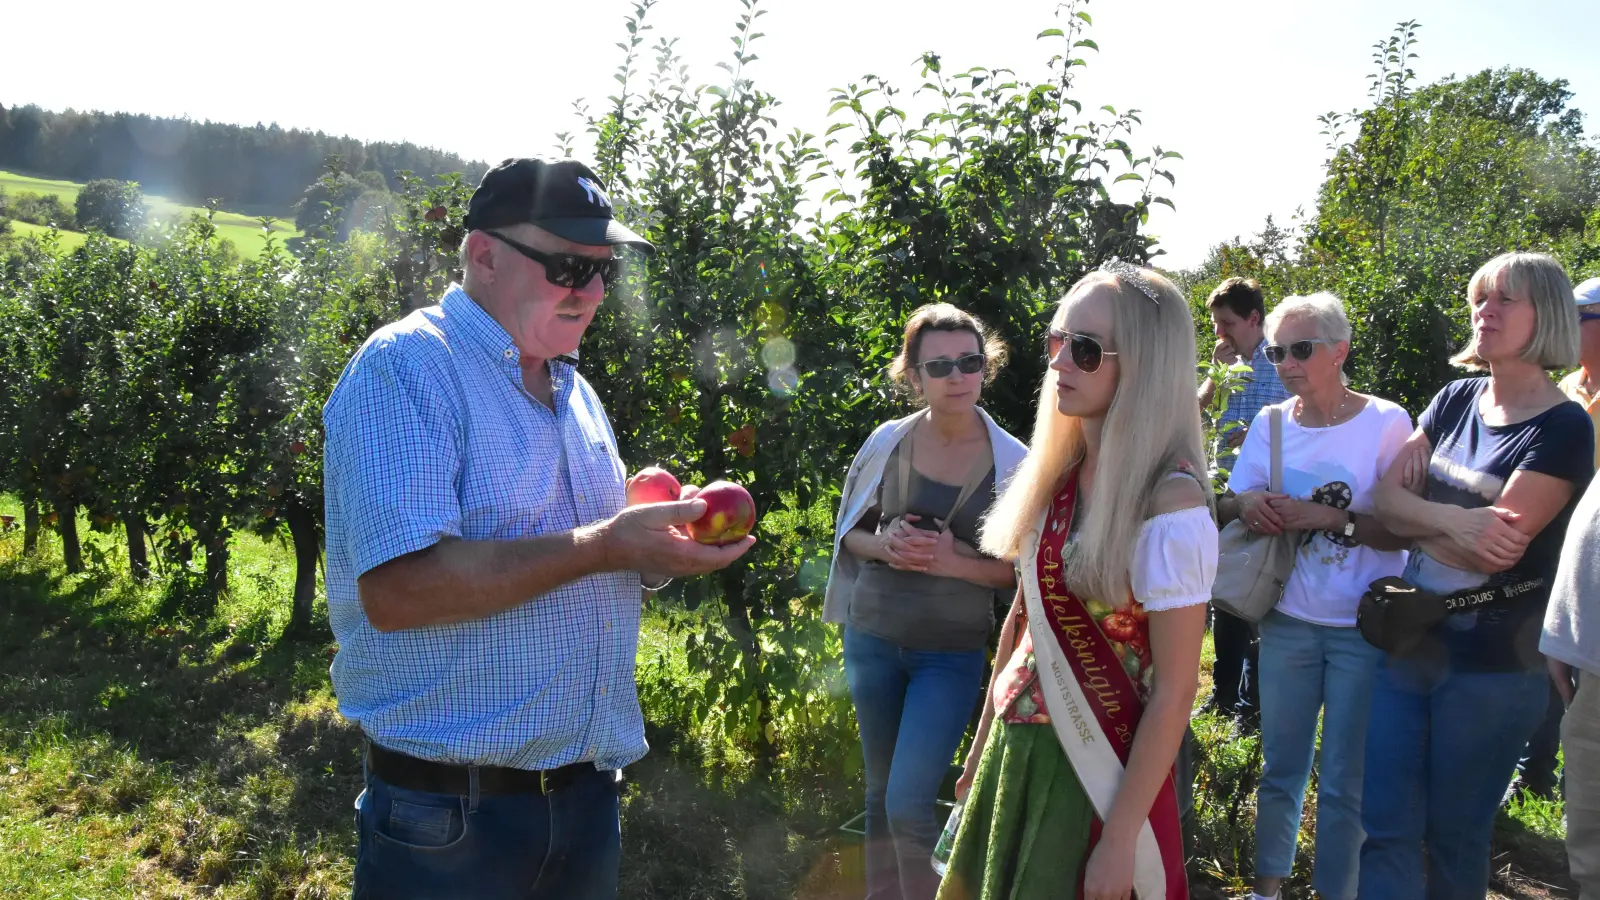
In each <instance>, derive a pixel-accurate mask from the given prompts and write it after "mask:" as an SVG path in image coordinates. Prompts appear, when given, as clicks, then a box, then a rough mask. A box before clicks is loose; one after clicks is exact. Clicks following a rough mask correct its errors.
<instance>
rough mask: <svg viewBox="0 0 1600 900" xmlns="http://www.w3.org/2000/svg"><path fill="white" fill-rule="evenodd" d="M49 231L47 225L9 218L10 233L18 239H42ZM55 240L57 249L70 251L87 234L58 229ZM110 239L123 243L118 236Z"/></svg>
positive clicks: (85, 238)
mask: <svg viewBox="0 0 1600 900" xmlns="http://www.w3.org/2000/svg"><path fill="white" fill-rule="evenodd" d="M50 231H51V229H50V227H49V226H47V225H35V224H33V223H32V222H20V221H18V220H16V219H12V220H11V234H12V235H14V236H15V237H16V238H17V239H19V240H21V239H25V238H30V237H32V238H41V239H42V238H43V237H45V235H48V234H49V233H50ZM56 240H57V241H58V242H59V243H57V245H56V247H57V249H59V250H60V251H61V252H62V253H71V252H72V251H74V250H76V249H78V248H79V247H82V246H83V245H84V243H85V242H86V241H88V240H89V236H88V235H87V234H84V233H83V232H81V231H61V230H59V229H58V230H56ZM111 240H113V241H116V242H117V243H119V244H120V243H125V241H122V240H121V239H119V238H112V239H111Z"/></svg>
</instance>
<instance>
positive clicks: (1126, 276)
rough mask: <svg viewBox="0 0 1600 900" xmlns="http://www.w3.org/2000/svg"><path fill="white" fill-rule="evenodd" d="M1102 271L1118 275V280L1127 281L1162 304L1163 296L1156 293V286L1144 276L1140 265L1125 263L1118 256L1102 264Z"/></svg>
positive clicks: (1155, 302) (1151, 299)
mask: <svg viewBox="0 0 1600 900" xmlns="http://www.w3.org/2000/svg"><path fill="white" fill-rule="evenodd" d="M1100 271H1102V272H1105V273H1107V274H1110V275H1115V276H1117V280H1119V281H1124V282H1127V283H1128V284H1131V285H1133V286H1134V287H1136V288H1138V289H1139V293H1141V294H1143V295H1145V296H1146V297H1149V298H1150V302H1152V303H1154V304H1155V305H1157V306H1160V305H1161V298H1160V297H1158V296H1157V295H1156V287H1155V285H1153V284H1151V283H1150V282H1149V280H1147V279H1146V278H1145V277H1144V272H1143V271H1142V270H1140V268H1139V267H1138V266H1135V265H1132V264H1129V263H1125V262H1123V261H1122V260H1120V259H1118V258H1117V257H1115V256H1113V257H1111V258H1110V259H1108V260H1106V261H1105V262H1103V263H1101V264H1100Z"/></svg>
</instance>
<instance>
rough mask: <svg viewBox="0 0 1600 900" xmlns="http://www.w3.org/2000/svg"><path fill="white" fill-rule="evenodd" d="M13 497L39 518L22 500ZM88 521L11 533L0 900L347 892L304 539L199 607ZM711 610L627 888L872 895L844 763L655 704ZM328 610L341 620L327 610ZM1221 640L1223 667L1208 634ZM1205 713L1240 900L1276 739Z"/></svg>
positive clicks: (657, 892)
mask: <svg viewBox="0 0 1600 900" xmlns="http://www.w3.org/2000/svg"><path fill="white" fill-rule="evenodd" d="M0 512H3V513H8V514H20V512H21V510H20V508H19V507H18V505H17V504H16V503H15V502H14V501H11V500H10V499H9V498H7V499H6V500H5V501H0ZM18 521H19V523H20V516H19V519H18ZM80 533H81V534H82V535H83V538H84V547H85V558H86V562H88V563H89V566H88V570H87V571H86V572H85V573H83V574H81V575H75V576H68V575H65V574H64V570H63V569H62V567H61V565H60V560H59V542H58V541H57V540H56V539H55V536H54V535H53V534H52V533H49V532H46V533H45V534H43V535H42V536H41V552H40V553H39V554H38V555H37V556H36V557H33V558H28V557H25V556H23V555H22V552H21V545H22V538H21V533H20V528H19V529H17V530H13V531H11V532H9V533H7V534H5V535H3V536H0V897H18V898H22V897H27V898H34V897H84V898H113V897H125V896H129V895H130V893H131V894H132V895H135V896H140V897H156V898H191V897H219V898H235V897H238V898H245V897H250V898H286V900H287V898H332V897H344V896H348V892H349V883H350V875H351V865H352V856H353V853H354V850H355V836H354V831H353V824H352V823H353V819H352V817H353V809H352V802H353V801H354V799H355V796H356V794H357V793H358V792H359V789H360V780H361V763H360V755H359V753H360V741H359V735H358V733H357V732H356V730H355V729H354V728H352V727H351V726H350V725H349V724H348V723H346V722H345V721H344V720H343V719H342V718H341V717H340V716H339V713H338V710H337V706H336V703H335V700H334V697H333V692H332V689H331V686H330V685H329V682H328V672H327V667H328V663H329V660H330V658H331V656H332V653H333V651H334V645H333V644H332V643H331V642H330V641H328V640H326V639H319V640H311V641H300V642H296V641H286V640H283V639H281V637H280V635H281V632H282V629H283V627H284V625H285V624H286V622H287V618H288V612H287V611H288V606H289V589H290V580H291V578H292V574H293V565H294V564H293V556H292V553H291V552H290V551H289V549H288V548H287V547H286V546H284V545H283V544H281V543H279V542H277V541H273V540H262V539H260V538H257V537H255V536H253V535H241V536H238V537H236V538H235V545H234V546H235V550H234V552H233V554H232V566H233V572H232V573H231V576H232V577H231V588H230V593H229V595H228V596H227V597H226V598H224V599H223V601H222V602H221V603H220V604H219V606H218V609H217V612H216V614H215V615H214V616H212V617H209V618H207V619H204V620H194V619H186V618H185V617H184V616H183V614H182V613H181V611H179V612H173V610H174V609H175V608H176V609H179V610H181V604H178V605H175V604H174V602H173V598H174V596H177V595H179V594H180V593H181V592H179V591H177V590H176V588H175V585H178V584H181V583H183V578H184V576H183V575H182V574H181V573H176V572H173V571H167V572H165V573H160V572H158V573H157V574H156V575H155V576H154V577H153V578H152V579H151V581H150V583H149V584H146V585H140V584H137V583H135V582H133V581H131V580H130V579H128V578H127V577H125V576H124V575H122V574H121V573H123V572H125V571H126V561H125V559H124V558H123V553H124V551H123V550H122V548H121V541H120V534H111V533H106V534H95V533H93V532H91V531H90V530H89V528H88V522H87V520H86V519H85V520H83V521H81V522H80ZM697 615H699V613H698V612H691V611H687V610H683V609H681V608H670V609H669V608H665V607H664V606H662V605H659V604H657V603H654V602H652V604H651V605H650V608H649V609H648V610H647V614H646V623H645V627H644V630H643V633H642V634H641V637H640V651H639V659H640V681H641V685H640V689H641V696H642V697H643V699H644V704H645V708H646V716H647V719H649V720H650V721H649V728H650V738H651V743H652V752H651V754H650V756H648V757H647V758H646V760H645V761H644V762H643V763H641V764H639V765H638V766H635V767H633V768H632V769H630V770H629V773H628V774H629V780H630V782H631V784H630V787H629V791H628V794H627V796H626V799H625V807H624V819H623V821H624V824H623V833H624V843H625V851H624V863H623V871H622V895H623V896H624V897H640V898H643V897H663V898H676V897H685V898H689V897H693V898H702V897H703V898H773V900H777V898H788V897H801V898H807V900H823V898H827V900H832V898H844V897H850V896H854V895H859V891H860V888H859V886H852V882H853V881H854V880H855V879H857V878H859V871H860V848H859V846H858V845H857V844H855V843H854V842H853V841H852V840H851V839H850V838H849V837H848V836H847V835H842V834H841V833H840V832H838V830H837V826H838V825H839V824H840V823H841V822H842V821H844V819H845V818H848V815H849V813H850V810H853V809H855V808H857V807H858V806H859V803H860V794H859V780H858V779H856V778H847V777H846V776H845V775H843V774H841V773H842V772H844V771H846V769H845V768H842V767H841V763H840V761H838V760H815V759H784V760H783V762H784V764H785V765H788V766H792V767H793V768H795V769H797V770H804V771H803V772H801V773H800V774H798V775H796V774H793V773H789V774H785V775H783V776H781V777H778V778H775V779H774V780H773V782H772V783H768V784H764V785H763V784H758V783H756V781H755V780H754V779H753V778H752V777H751V773H752V770H753V767H752V764H751V763H752V755H751V753H750V752H749V750H748V748H745V747H741V746H736V745H734V744H731V743H729V742H727V741H726V740H725V739H721V738H717V737H714V736H713V735H715V734H717V733H718V732H717V731H716V730H715V729H713V728H711V727H699V728H695V727H692V726H688V725H686V724H685V723H682V722H672V721H663V720H662V718H661V717H659V716H656V715H652V710H653V709H655V708H656V707H657V706H659V705H661V703H660V700H659V699H658V698H660V697H662V695H663V693H664V692H669V691H678V692H682V691H684V690H685V689H690V688H694V687H697V686H698V685H699V684H701V683H702V682H703V681H704V679H705V677H706V676H705V673H704V672H697V671H694V670H692V669H691V668H690V667H689V665H688V664H687V661H686V655H685V652H684V647H683V645H682V642H681V639H680V638H679V637H678V636H677V635H679V634H681V631H675V630H673V629H672V628H671V626H672V624H673V623H674V622H675V621H677V622H678V623H679V624H682V620H684V619H686V618H693V617H695V616H697ZM315 624H316V626H317V628H316V630H317V633H319V634H323V635H326V634H327V623H326V617H325V609H324V608H323V607H322V606H321V605H320V602H319V607H318V611H317V621H316V623H315ZM1205 652H1206V660H1207V662H1208V663H1209V659H1210V653H1211V651H1210V647H1209V642H1208V646H1207V648H1206V651H1205ZM1206 669H1207V670H1209V665H1207V666H1206ZM1201 693H1202V696H1204V695H1206V694H1207V693H1209V685H1202V691H1201ZM1194 727H1195V732H1196V735H1197V737H1198V743H1199V750H1200V753H1199V755H1200V760H1199V763H1200V765H1199V766H1198V770H1199V771H1198V776H1197V784H1196V793H1197V797H1198V800H1199V802H1198V813H1197V821H1198V833H1197V835H1196V857H1195V859H1194V860H1193V861H1192V864H1191V872H1192V873H1193V875H1194V877H1195V885H1196V888H1195V896H1196V897H1199V898H1204V897H1221V896H1225V895H1227V893H1231V892H1233V891H1237V890H1240V889H1242V888H1243V887H1244V886H1245V885H1246V884H1247V882H1246V881H1245V879H1246V878H1247V877H1248V876H1249V873H1250V866H1251V856H1252V854H1253V852H1254V850H1253V848H1254V839H1253V833H1252V831H1253V822H1254V797H1253V794H1252V793H1251V792H1252V791H1253V788H1254V784H1255V773H1256V771H1257V767H1258V766H1259V742H1258V741H1257V739H1256V738H1254V737H1245V736H1242V735H1241V734H1240V733H1239V732H1238V730H1237V726H1236V725H1235V724H1234V723H1232V722H1231V721H1229V720H1226V719H1224V718H1222V717H1219V716H1215V715H1209V714H1206V715H1200V716H1197V717H1196V719H1195V722H1194ZM780 743H788V742H787V741H785V740H783V739H781V738H780ZM830 779H832V785H833V786H832V787H830V786H829V781H830ZM846 782H848V783H849V784H850V785H851V786H852V788H853V789H845V788H843V787H840V786H839V785H842V784H844V783H846ZM1313 814H1314V802H1313V804H1312V808H1311V809H1308V816H1307V822H1306V825H1305V827H1304V834H1303V835H1302V837H1303V841H1302V848H1301V858H1300V860H1299V861H1298V864H1297V873H1296V878H1295V880H1294V881H1292V882H1291V883H1290V886H1289V888H1288V891H1287V894H1286V896H1288V897H1293V898H1302V897H1306V896H1307V893H1306V890H1305V883H1306V878H1305V877H1304V876H1305V875H1306V874H1307V873H1308V872H1309V868H1310V863H1311V856H1310V853H1311V849H1310V848H1311V846H1312V844H1311V841H1312V839H1313V837H1314V835H1313V834H1312V831H1313V829H1312V824H1311V823H1312V821H1313V819H1312V815H1313ZM1560 839H1561V813H1560V806H1559V804H1549V803H1543V802H1540V801H1535V800H1531V799H1523V800H1520V801H1514V802H1513V803H1512V804H1511V806H1510V808H1509V811H1508V813H1507V814H1505V815H1502V817H1501V822H1500V827H1499V829H1498V833H1497V846H1496V860H1495V868H1496V870H1497V872H1499V873H1500V874H1499V875H1498V878H1497V886H1498V889H1499V890H1500V891H1501V893H1498V894H1495V895H1494V896H1504V897H1527V898H1532V897H1561V896H1568V894H1567V893H1565V892H1564V891H1560V890H1554V889H1551V888H1548V887H1541V886H1540V883H1541V882H1542V883H1544V884H1546V885H1559V884H1563V882H1562V881H1561V880H1559V879H1560V872H1561V871H1562V868H1563V866H1564V859H1563V857H1562V856H1561V850H1560Z"/></svg>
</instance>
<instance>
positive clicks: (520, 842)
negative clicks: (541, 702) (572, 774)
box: [354, 770, 622, 900]
mask: <svg viewBox="0 0 1600 900" xmlns="http://www.w3.org/2000/svg"><path fill="white" fill-rule="evenodd" d="M356 807H357V813H356V828H357V835H358V846H357V849H356V873H355V894H354V897H355V900H613V898H615V897H616V895H617V864H618V861H619V860H620V859H621V856H622V833H621V828H620V824H619V819H618V810H619V791H618V783H617V780H616V773H615V772H611V771H599V770H595V771H593V772H592V773H591V772H585V773H583V774H581V775H579V776H577V777H576V778H574V779H573V781H571V782H570V783H569V784H566V785H564V786H562V787H561V788H559V789H556V790H553V791H551V792H550V793H549V794H548V795H542V794H538V793H527V794H502V795H497V796H482V795H478V796H474V795H472V794H468V795H465V796H461V795H456V794H433V793H425V792H422V791H412V790H406V789H404V788H399V787H395V786H393V785H390V784H388V783H386V782H384V781H383V780H382V779H380V778H378V777H377V776H376V775H373V774H372V773H370V772H369V773H368V774H367V789H366V790H365V791H363V792H362V794H361V797H360V799H358V800H357V801H356Z"/></svg>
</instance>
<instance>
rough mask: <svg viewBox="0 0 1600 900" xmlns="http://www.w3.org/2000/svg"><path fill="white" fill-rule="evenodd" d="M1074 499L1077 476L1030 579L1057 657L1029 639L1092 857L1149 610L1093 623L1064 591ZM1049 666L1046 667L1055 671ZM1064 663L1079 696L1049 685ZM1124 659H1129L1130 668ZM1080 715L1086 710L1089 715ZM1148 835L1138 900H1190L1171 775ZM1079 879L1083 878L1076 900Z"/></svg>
mask: <svg viewBox="0 0 1600 900" xmlns="http://www.w3.org/2000/svg"><path fill="white" fill-rule="evenodd" d="M1077 490H1078V475H1077V473H1076V472H1073V474H1072V476H1071V477H1070V478H1069V479H1068V481H1067V485H1066V487H1065V488H1063V489H1062V491H1061V493H1060V494H1058V495H1057V496H1056V500H1055V503H1054V505H1053V507H1052V508H1051V510H1050V512H1049V514H1048V515H1047V516H1046V517H1045V521H1044V527H1043V529H1042V530H1041V533H1040V535H1039V546H1038V550H1037V553H1036V556H1035V558H1036V563H1035V565H1036V572H1035V573H1033V574H1035V575H1036V577H1037V585H1025V589H1027V588H1036V590H1037V598H1038V601H1039V602H1040V604H1041V605H1042V607H1043V613H1044V615H1043V618H1044V619H1045V622H1044V623H1042V624H1045V625H1046V626H1047V631H1048V634H1049V636H1050V637H1051V639H1052V640H1053V641H1054V644H1055V646H1054V647H1051V648H1048V649H1050V650H1054V651H1058V652H1056V653H1047V654H1040V653H1038V649H1040V648H1038V645H1039V642H1040V637H1039V632H1038V631H1037V630H1034V631H1033V633H1034V635H1035V637H1034V644H1035V648H1036V651H1035V655H1036V658H1037V659H1038V671H1039V681H1040V687H1041V688H1043V691H1044V694H1045V697H1046V699H1047V705H1048V706H1049V707H1050V718H1051V719H1052V721H1053V722H1054V723H1056V728H1057V735H1058V737H1061V739H1062V749H1063V750H1064V751H1065V752H1066V755H1067V758H1068V760H1069V761H1071V762H1072V764H1073V769H1074V770H1075V771H1076V772H1077V773H1078V777H1079V780H1080V781H1082V782H1083V784H1084V788H1085V790H1086V792H1087V793H1088V794H1089V797H1090V800H1091V801H1092V802H1093V805H1094V807H1095V810H1096V816H1095V819H1094V822H1093V824H1092V826H1091V828H1090V834H1089V849H1090V851H1093V849H1094V847H1095V845H1096V844H1097V843H1098V842H1099V840H1100V832H1101V828H1102V822H1101V820H1102V818H1103V817H1104V816H1106V815H1108V814H1109V813H1110V800H1109V798H1111V797H1114V796H1115V794H1116V790H1115V784H1114V783H1113V784H1109V785H1108V784H1106V782H1107V781H1108V780H1109V781H1114V782H1120V779H1121V775H1122V771H1123V769H1124V768H1125V767H1126V766H1127V764H1128V754H1129V752H1130V751H1131V750H1132V748H1133V737H1134V734H1135V733H1136V732H1137V731H1138V728H1139V719H1140V718H1141V717H1142V716H1143V715H1144V692H1143V691H1142V690H1141V689H1140V686H1139V683H1138V682H1136V681H1135V680H1134V678H1133V677H1131V676H1130V675H1129V672H1128V668H1129V667H1133V668H1134V669H1135V671H1137V672H1139V673H1140V674H1141V675H1142V674H1143V672H1144V670H1145V669H1146V668H1148V665H1149V634H1148V631H1147V626H1146V625H1145V622H1144V614H1143V610H1142V609H1140V608H1139V607H1138V604H1137V603H1135V602H1133V598H1132V597H1130V598H1129V601H1130V606H1129V607H1126V608H1123V609H1119V610H1111V611H1109V612H1102V613H1101V614H1100V615H1099V616H1096V615H1095V613H1094V612H1093V611H1091V608H1090V606H1089V605H1087V604H1085V603H1084V602H1083V601H1082V600H1080V599H1079V598H1078V597H1077V596H1076V595H1074V594H1073V593H1072V591H1071V590H1070V589H1068V587H1067V584H1066V579H1065V577H1064V571H1063V561H1062V550H1063V548H1064V546H1065V544H1066V538H1067V535H1068V534H1069V533H1070V532H1071V526H1072V512H1073V506H1074V500H1075V498H1076V496H1077ZM1030 580H1031V579H1030ZM1031 606H1032V603H1030V607H1031ZM1096 606H1098V604H1096ZM1100 609H1102V610H1103V609H1104V607H1100ZM1032 611H1033V610H1032V609H1031V608H1030V612H1032ZM1029 618H1030V619H1032V618H1033V617H1032V616H1031V615H1030V617H1029ZM1102 623H1104V624H1102ZM1034 628H1036V626H1035V625H1034V624H1033V623H1032V622H1030V630H1032V629H1034ZM1108 629H1109V630H1111V631H1112V632H1113V633H1114V634H1117V635H1119V636H1122V637H1123V638H1124V640H1122V641H1119V642H1118V643H1120V644H1122V647H1123V650H1122V652H1120V653H1119V651H1118V650H1117V649H1116V647H1114V646H1113V642H1112V639H1111V638H1108V637H1107V634H1106V631H1107V630H1108ZM1046 657H1049V658H1050V664H1047V660H1046ZM1063 659H1064V660H1065V663H1066V666H1067V667H1068V668H1070V669H1071V677H1072V678H1074V679H1075V680H1076V683H1077V685H1076V687H1075V688H1074V687H1073V686H1072V685H1070V684H1068V683H1066V681H1065V679H1064V678H1063V677H1062V676H1063V675H1064V674H1065V673H1056V675H1055V677H1052V672H1051V669H1052V664H1055V667H1057V668H1058V667H1059V662H1060V661H1061V660H1063ZM1125 659H1127V660H1129V663H1128V666H1127V667H1125V665H1124V660H1125ZM1135 659H1136V660H1137V664H1135V663H1134V660H1135ZM1082 707H1087V711H1085V710H1084V709H1083V708H1082ZM1097 744H1098V745H1099V746H1096V745H1097ZM1107 747H1109V748H1110V749H1111V750H1112V751H1114V757H1113V756H1112V755H1111V754H1109V753H1107V752H1106V749H1105V748H1107ZM1090 779H1095V780H1096V784H1095V785H1091V784H1090ZM1149 828H1150V832H1152V833H1153V837H1154V841H1153V842H1152V841H1151V840H1150V837H1151V835H1149V834H1141V838H1140V841H1139V847H1138V855H1137V859H1136V862H1135V865H1134V870H1135V880H1134V886H1135V892H1136V893H1137V895H1138V897H1139V900H1187V898H1188V896H1189V888H1188V879H1187V877H1186V875H1185V872H1184V866H1183V834H1182V831H1181V830H1180V828H1179V823H1178V796H1177V789H1176V787H1175V785H1174V782H1173V776H1172V774H1171V773H1168V775H1167V778H1166V780H1165V781H1164V782H1162V785H1161V791H1160V793H1158V794H1157V795H1156V799H1155V804H1154V805H1153V806H1152V807H1151V809H1150V816H1149ZM1085 862H1086V863H1087V857H1085ZM1082 879H1083V875H1082V874H1081V869H1080V874H1079V883H1078V892H1079V894H1080V895H1081V893H1082V890H1083V882H1082ZM1141 886H1143V887H1144V889H1143V890H1140V887H1141ZM1163 890H1164V893H1163V892H1162V891H1163Z"/></svg>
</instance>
